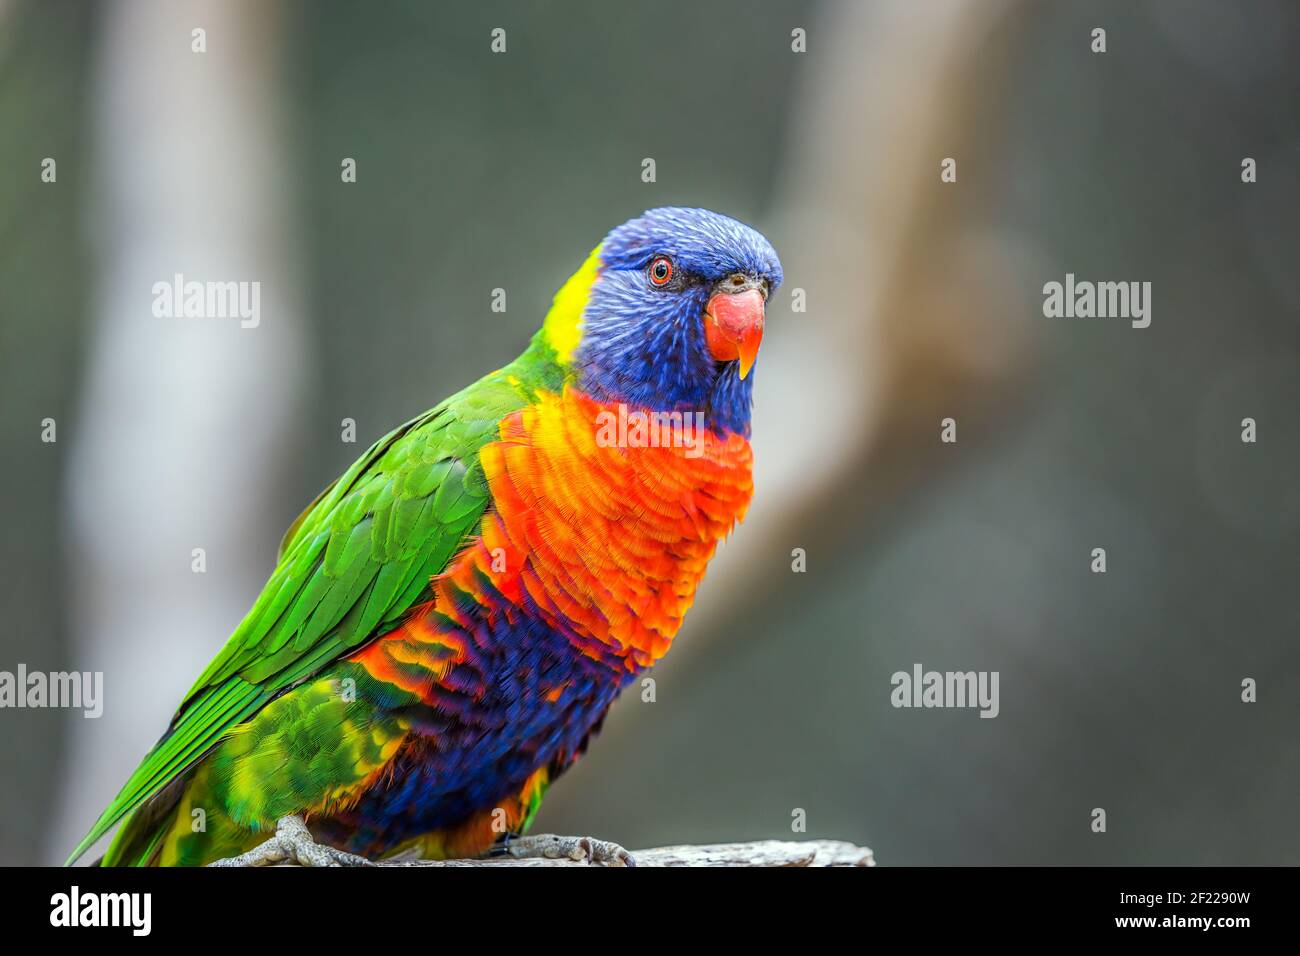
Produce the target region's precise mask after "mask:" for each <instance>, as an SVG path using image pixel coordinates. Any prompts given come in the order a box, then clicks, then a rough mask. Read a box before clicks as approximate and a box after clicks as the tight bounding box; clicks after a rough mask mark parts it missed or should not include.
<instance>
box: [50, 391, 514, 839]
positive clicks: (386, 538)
mask: <svg viewBox="0 0 1300 956" xmlns="http://www.w3.org/2000/svg"><path fill="white" fill-rule="evenodd" d="M514 383H517V380H516V379H513V378H510V377H508V376H507V375H506V374H505V370H503V371H502V372H499V373H496V374H495V375H493V376H489V377H488V378H485V379H483V380H481V381H480V382H478V383H476V384H475V385H472V386H470V387H469V388H468V389H466V390H465V391H463V392H460V393H459V394H457V395H454V396H452V397H451V398H449V399H448V400H447V401H445V402H444V403H443V404H441V405H439V406H438V407H437V408H435V409H433V410H432V411H430V412H428V413H426V414H425V415H422V416H421V417H419V418H417V419H415V420H413V421H410V422H407V423H406V424H405V425H403V426H402V427H401V428H398V429H397V430H396V431H393V432H392V433H390V434H388V435H386V436H385V437H384V438H382V439H380V440H379V441H378V442H376V443H375V444H374V445H373V446H371V448H370V449H369V450H368V451H367V452H366V453H365V454H364V455H362V456H361V458H360V459H358V461H357V462H356V463H355V464H353V465H352V467H351V468H349V469H348V470H347V471H346V472H345V473H344V474H343V476H342V477H340V478H339V479H338V480H337V481H335V482H334V483H333V484H332V485H330V486H329V487H328V488H326V489H325V490H324V491H323V492H321V494H320V496H319V497H318V498H317V499H316V500H315V501H314V502H312V504H311V505H309V506H308V507H307V510H306V511H304V512H303V513H302V515H301V516H300V517H299V518H298V520H297V521H295V522H294V523H293V525H292V526H290V528H289V530H288V532H287V533H286V534H285V536H284V540H283V541H282V542H281V545H280V555H279V559H278V564H277V565H276V568H275V570H274V571H273V572H272V574H271V577H270V580H268V581H267V583H266V586H265V588H263V590H262V593H261V595H260V596H259V597H258V599H257V602H256V603H255V604H254V605H253V607H252V610H250V611H249V612H248V614H247V616H245V618H244V620H243V621H242V622H241V623H240V625H239V627H238V628H237V629H236V630H235V632H234V634H232V635H231V637H230V640H229V641H228V642H227V643H226V646H225V647H224V648H223V649H222V651H221V653H219V654H218V655H217V656H216V658H215V659H214V660H213V661H212V663H211V664H209V665H208V667H207V669H206V670H205V671H204V672H203V674H202V676H201V677H199V679H198V680H197V681H196V682H195V684H194V686H193V687H192V688H191V689H190V691H189V693H188V694H187V695H186V697H185V699H184V701H182V702H181V705H180V708H179V709H178V710H177V713H176V716H175V717H174V718H173V719H172V724H171V727H170V728H169V730H168V731H167V733H166V734H165V735H164V736H163V738H162V739H161V740H159V741H158V743H157V744H156V745H155V746H154V748H153V750H151V751H150V752H149V754H148V756H146V757H145V759H144V761H143V762H142V763H141V764H140V766H139V767H138V768H137V769H136V771H135V773H133V774H132V775H131V778H130V779H129V780H128V781H127V783H126V786H124V787H123V788H122V792H121V793H119V794H118V795H117V797H116V799H114V800H113V802H112V803H111V804H110V805H109V806H108V809H106V810H105V811H104V813H103V815H102V816H100V818H99V820H98V821H97V822H96V823H95V825H94V826H93V827H92V828H91V830H90V832H89V833H87V834H86V837H85V838H84V839H83V840H82V841H81V843H80V844H79V845H78V846H77V848H76V850H74V851H73V853H72V856H71V857H70V858H69V860H68V862H69V863H72V862H74V861H75V860H76V859H77V858H78V857H79V856H81V855H82V854H83V853H84V852H85V851H86V850H87V849H88V848H89V847H90V846H91V845H92V844H93V843H94V842H95V841H96V840H98V839H99V838H100V837H101V836H103V835H104V834H105V833H107V832H108V831H109V830H110V829H111V828H112V827H113V825H114V824H116V823H117V822H118V821H119V820H121V819H122V818H123V817H124V816H125V815H126V814H128V813H130V812H131V811H132V810H134V809H135V808H136V807H139V806H140V805H141V804H142V803H144V802H145V801H147V800H148V799H149V798H150V797H152V796H153V795H154V794H156V793H158V792H159V791H160V790H161V789H162V788H163V787H165V786H167V785H168V784H169V783H171V782H172V781H174V780H176V779H177V778H178V777H179V776H180V775H181V774H183V773H184V772H185V771H186V770H187V769H188V768H189V767H190V765H191V764H193V763H194V762H195V761H196V760H198V759H199V758H200V757H201V756H203V754H204V753H206V752H207V750H208V749H209V748H211V747H212V746H213V745H214V744H215V743H216V742H217V741H218V740H219V739H220V738H221V737H222V735H223V734H225V733H226V732H228V731H229V730H230V729H231V728H232V727H234V726H235V725H236V724H238V723H240V722H241V721H243V720H246V719H247V718H248V717H250V716H251V715H252V714H253V713H255V712H256V711H257V710H258V709H259V708H260V707H262V706H263V705H264V704H265V703H266V702H267V701H269V700H270V699H271V698H273V697H274V696H275V695H276V694H278V693H280V692H281V691H283V690H285V689H286V688H288V687H292V686H293V685H294V684H297V683H299V682H301V681H303V680H305V679H307V678H308V677H310V676H311V675H313V674H314V673H316V672H317V671H318V670H320V669H321V668H322V667H324V666H325V665H326V664H328V663H330V662H331V661H333V660H335V659H337V658H339V657H341V656H344V655H346V654H348V653H351V652H352V651H353V650H355V649H356V648H357V647H358V646H359V645H361V644H363V643H365V642H366V641H367V640H369V639H370V638H372V637H373V636H375V635H376V634H379V633H383V632H384V631H385V630H388V629H391V627H392V626H393V625H394V624H395V623H396V622H397V621H398V620H399V619H400V618H401V616H402V615H403V613H404V612H405V611H406V610H407V609H408V608H410V607H411V605H412V604H414V603H416V600H417V598H419V597H420V596H421V594H422V592H426V591H427V590H428V588H429V578H430V577H431V576H433V575H435V574H437V573H439V572H440V571H442V570H443V568H444V567H445V565H446V564H447V561H448V560H449V559H450V558H451V557H452V556H453V555H454V554H455V553H456V551H457V550H458V549H459V548H460V546H461V545H462V543H463V542H464V540H465V539H466V537H467V536H469V535H472V534H474V533H476V531H477V529H478V527H479V523H480V521H481V519H482V516H483V512H484V510H485V509H486V507H487V504H488V489H487V484H486V481H485V480H484V477H483V472H482V467H481V465H480V464H479V458H478V451H479V449H480V448H482V446H483V445H485V444H486V443H488V442H489V441H492V440H493V439H494V438H495V437H496V436H497V431H498V425H499V423H500V421H501V419H502V418H503V417H504V416H505V415H507V414H509V413H510V412H511V411H513V410H515V409H517V408H520V407H522V406H523V405H524V404H526V402H527V401H528V398H527V395H526V393H525V392H524V390H523V389H522V388H521V387H520V386H518V385H517V384H514Z"/></svg>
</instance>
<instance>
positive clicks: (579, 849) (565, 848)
mask: <svg viewBox="0 0 1300 956" xmlns="http://www.w3.org/2000/svg"><path fill="white" fill-rule="evenodd" d="M500 851H501V853H502V854H503V855H505V856H510V857H514V858H515V859H516V860H527V859H539V858H540V859H543V860H574V861H576V862H579V863H582V862H584V861H585V862H587V863H592V864H595V865H597V866H636V857H634V856H633V855H632V854H631V853H629V852H627V850H625V849H623V848H622V847H621V846H619V845H618V844H617V843H610V842H609V841H608V840H597V839H596V838H595V837H575V836H556V835H555V834H554V833H539V834H537V835H536V836H520V837H511V838H509V839H508V840H507V841H506V843H505V845H504V846H502V847H500Z"/></svg>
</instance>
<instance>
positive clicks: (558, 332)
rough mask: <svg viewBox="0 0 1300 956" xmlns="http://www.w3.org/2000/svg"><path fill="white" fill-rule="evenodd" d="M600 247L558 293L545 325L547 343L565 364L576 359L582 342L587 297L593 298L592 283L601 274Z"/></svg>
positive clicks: (543, 325)
mask: <svg viewBox="0 0 1300 956" xmlns="http://www.w3.org/2000/svg"><path fill="white" fill-rule="evenodd" d="M600 264H601V263H600V246H596V248H595V249H592V250H591V255H589V256H587V261H586V262H584V263H583V264H582V268H580V269H579V270H578V271H577V272H575V273H574V274H573V275H572V276H570V277H569V281H568V282H566V283H564V285H562V286H561V287H560V291H559V292H557V293H555V301H554V302H552V303H551V308H550V311H549V312H547V313H546V321H545V322H543V323H542V336H543V338H544V339H545V340H546V344H547V345H549V346H550V347H551V348H553V349H555V354H556V356H557V357H558V359H559V361H561V362H568V361H570V360H571V359H572V358H573V353H574V350H576V349H577V347H578V343H579V342H580V341H581V340H582V313H583V312H584V311H586V308H587V297H588V296H590V295H591V286H592V283H594V282H595V281H596V275H597V274H598V273H599V272H600Z"/></svg>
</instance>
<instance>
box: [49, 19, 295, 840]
mask: <svg viewBox="0 0 1300 956" xmlns="http://www.w3.org/2000/svg"><path fill="white" fill-rule="evenodd" d="M279 12H280V11H279V8H278V6H275V5H268V4H265V3H255V2H252V0H248V2H241V3H181V4H177V3H171V2H165V0H157V2H131V3H119V4H113V5H111V6H108V7H106V8H104V9H103V11H102V16H103V22H102V25H101V26H102V46H101V49H100V50H99V58H98V63H97V66H96V74H97V75H96V89H97V95H98V99H97V103H96V112H97V122H96V131H95V136H96V144H95V146H96V148H95V153H94V156H93V162H94V163H95V165H96V172H97V175H98V177H99V178H100V181H99V183H98V186H99V189H98V190H97V194H98V195H100V196H102V197H105V198H104V200H103V201H102V203H101V205H100V208H98V209H97V210H96V213H97V218H96V219H95V228H94V236H93V239H94V245H95V252H96V256H97V259H98V263H97V267H96V270H97V282H96V285H97V294H96V296H95V305H94V307H93V310H92V314H93V323H94V328H93V329H92V330H91V333H90V336H91V340H92V346H91V351H90V355H89V361H88V365H89V368H88V384H87V385H86V387H85V391H84V394H83V395H82V397H81V408H80V411H79V414H78V415H77V416H76V417H75V420H74V422H73V423H72V427H71V428H69V429H68V432H69V434H70V435H71V436H72V437H73V442H74V449H73V463H72V467H71V469H70V479H69V483H68V486H67V489H66V492H67V497H68V504H67V509H66V511H67V513H70V514H71V516H72V519H71V525H70V527H69V528H68V534H69V535H70V545H71V546H70V549H69V550H70V554H71V566H70V567H69V569H68V580H69V581H70V582H71V583H70V587H69V590H70V593H71V595H72V597H73V604H74V606H73V608H72V618H71V628H72V634H73V638H72V640H73V651H72V655H71V660H72V663H73V666H74V667H76V668H78V669H82V670H97V671H103V672H104V675H105V677H104V688H105V691H104V695H105V707H104V713H103V716H102V717H101V718H100V719H98V720H83V719H81V718H80V717H77V718H75V719H71V720H70V724H69V726H70V727H71V740H70V744H69V746H68V748H67V751H66V753H67V766H66V778H67V780H68V781H69V782H68V783H67V784H65V785H64V786H63V787H61V788H60V794H61V798H62V802H61V806H60V807H59V808H58V812H57V815H56V819H57V823H56V825H55V827H54V829H53V832H52V833H50V834H48V837H49V845H48V847H47V849H46V853H45V858H46V859H47V860H48V861H51V862H53V861H60V860H62V858H63V857H64V856H65V855H66V853H67V851H68V850H69V849H70V848H71V846H72V845H73V844H74V843H75V842H76V840H77V839H78V838H79V837H80V836H81V834H82V833H84V832H85V830H86V829H87V828H88V826H89V825H90V824H91V823H92V822H93V821H94V819H95V818H96V816H98V814H99V812H100V811H101V810H102V809H103V807H104V805H105V804H106V803H107V802H108V801H109V800H110V799H111V798H112V797H113V795H114V793H115V792H116V789H117V788H118V787H119V786H120V785H121V784H122V783H124V782H125V779H126V777H127V775H128V774H129V773H130V771H131V770H132V768H133V767H134V766H135V764H136V763H137V762H138V761H139V759H140V758H141V757H142V756H143V754H144V753H145V751H146V750H147V749H148V748H149V747H150V746H152V744H153V743H154V741H155V740H156V739H157V737H158V736H159V734H160V733H161V732H162V731H163V730H164V729H165V728H166V726H167V722H168V720H169V719H170V717H171V713H172V708H173V707H174V706H175V704H176V702H177V701H178V700H179V699H180V697H181V695H182V694H183V693H184V692H185V690H186V689H187V688H188V685H189V682H190V681H191V680H192V679H193V677H194V675H195V674H197V673H198V672H199V671H200V670H201V668H202V666H203V664H204V663H205V661H206V660H207V659H208V658H210V657H211V655H212V653H213V652H214V650H215V648H217V647H218V646H220V643H221V642H222V640H223V639H224V638H225V637H226V635H227V634H228V633H229V631H230V629H231V627H232V625H233V623H234V622H236V621H238V620H239V618H240V617H241V616H242V615H243V613H244V612H245V611H246V610H247V607H248V604H249V599H250V595H252V594H255V593H256V589H257V587H258V585H259V584H260V583H261V581H262V580H263V579H264V576H265V574H266V573H267V571H268V569H269V566H270V561H271V557H272V555H273V553H274V550H273V549H274V539H275V537H276V533H275V529H278V527H279V526H280V525H281V524H282V523H283V520H282V518H280V517H278V515H279V509H271V508H270V507H269V505H270V504H271V502H272V501H273V499H274V497H275V490H276V488H277V486H278V477H279V476H280V474H281V471H282V467H283V465H284V463H285V460H286V457H287V456H288V455H289V454H290V453H291V452H292V450H293V443H292V441H291V423H292V422H293V421H294V420H295V408H294V404H295V399H296V397H297V395H298V385H299V381H300V377H301V372H302V368H303V342H302V330H301V328H300V323H299V316H298V311H299V306H298V302H299V296H300V292H299V288H298V282H297V279H296V272H297V268H296V266H297V264H296V263H295V261H294V257H293V255H292V254H291V253H290V251H289V250H290V248H291V246H290V244H289V242H288V241H287V240H288V237H287V236H286V235H285V228H286V227H285V205H286V203H285V200H284V190H283V189H282V186H283V181H284V176H283V171H282V170H281V169H280V162H281V153H280V150H281V143H280V135H281V134H280V126H281V123H280V121H279V119H278V116H277V112H276V109H275V104H274V103H273V102H268V101H272V100H273V99H274V94H275V92H276V90H277V89H278V88H279V86H280V85H281V84H280V83H279V82H278V78H277V76H276V69H277V60H278V55H279V45H278V40H279V29H278V14H279ZM195 29H203V30H205V31H206V37H205V40H206V47H207V50H206V52H195V51H194V50H193V49H192V43H193V35H192V31H193V30H195ZM177 273H180V274H183V275H184V276H185V278H186V279H187V280H198V281H221V282H230V281H239V282H243V281H247V282H260V283H261V303H260V305H261V315H260V324H258V325H257V327H255V328H242V327H241V323H240V320H239V319H238V318H201V319H196V318H158V317H155V316H154V315H153V313H152V300H153V293H152V291H151V290H152V287H153V284H154V283H155V282H171V281H172V277H173V276H174V275H175V274H177ZM195 549H202V552H203V560H204V562H205V563H206V572H205V573H199V572H197V571H196V570H195V569H194V567H195V561H196V558H195ZM124 551H127V552H129V553H130V554H131V555H133V556H138V557H139V558H140V560H139V561H124V560H122V554H123V552H124ZM74 781H75V782H74Z"/></svg>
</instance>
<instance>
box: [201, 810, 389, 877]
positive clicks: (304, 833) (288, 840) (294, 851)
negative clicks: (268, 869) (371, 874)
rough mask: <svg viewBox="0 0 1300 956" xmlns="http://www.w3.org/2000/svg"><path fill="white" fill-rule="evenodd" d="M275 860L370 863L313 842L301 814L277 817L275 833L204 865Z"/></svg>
mask: <svg viewBox="0 0 1300 956" xmlns="http://www.w3.org/2000/svg"><path fill="white" fill-rule="evenodd" d="M276 863H297V864H298V865H299V866H374V864H373V863H371V862H370V861H369V860H367V859H366V858H365V857H364V856H357V855H356V854H355V853H344V852H343V851H342V850H336V849H334V847H332V846H325V845H324V844H321V843H317V842H316V841H315V840H314V839H313V838H312V835H311V831H310V830H308V829H307V824H305V823H303V822H302V817H281V818H280V820H279V822H278V823H276V825H275V836H273V837H271V839H269V840H267V841H266V842H265V843H263V844H262V845H261V846H255V847H253V849H251V850H249V851H248V852H247V853H241V854H239V856H232V857H229V858H227V859H224V860H214V861H213V862H211V863H209V864H208V866H270V865H273V864H276Z"/></svg>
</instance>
